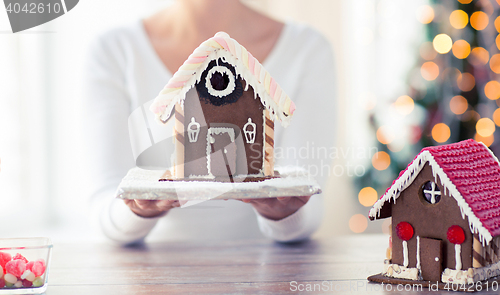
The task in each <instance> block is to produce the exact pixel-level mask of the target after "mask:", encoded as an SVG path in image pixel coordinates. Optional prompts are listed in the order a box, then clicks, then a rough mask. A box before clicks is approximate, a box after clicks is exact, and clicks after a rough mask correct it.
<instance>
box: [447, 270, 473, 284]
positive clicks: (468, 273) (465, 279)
mask: <svg viewBox="0 0 500 295" xmlns="http://www.w3.org/2000/svg"><path fill="white" fill-rule="evenodd" d="M474 272H475V269H474V268H469V269H468V270H456V269H451V268H446V269H445V270H444V271H443V272H442V273H441V282H443V283H452V284H460V285H463V284H474V283H475V280H474Z"/></svg>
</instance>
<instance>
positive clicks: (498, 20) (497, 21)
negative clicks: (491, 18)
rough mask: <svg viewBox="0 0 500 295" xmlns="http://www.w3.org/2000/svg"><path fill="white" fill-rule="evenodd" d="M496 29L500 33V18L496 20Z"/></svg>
mask: <svg viewBox="0 0 500 295" xmlns="http://www.w3.org/2000/svg"><path fill="white" fill-rule="evenodd" d="M495 29H497V32H499V33H500V16H498V17H497V18H496V19H495Z"/></svg>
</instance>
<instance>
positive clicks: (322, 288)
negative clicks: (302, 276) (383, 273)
mask: <svg viewBox="0 0 500 295" xmlns="http://www.w3.org/2000/svg"><path fill="white" fill-rule="evenodd" d="M289 286H290V289H289V290H290V291H292V292H315V293H318V292H325V293H330V292H349V293H353V292H370V291H376V292H377V291H383V292H384V291H387V292H391V291H397V292H409V291H413V292H419V291H424V290H425V291H429V290H430V291H434V290H433V289H430V288H427V287H425V288H424V286H423V285H422V284H397V285H392V284H384V283H381V284H375V283H369V282H367V281H345V282H342V281H322V282H317V283H311V282H307V283H302V282H297V281H291V282H290V285H289ZM436 291H437V289H436Z"/></svg>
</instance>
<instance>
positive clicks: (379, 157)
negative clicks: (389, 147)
mask: <svg viewBox="0 0 500 295" xmlns="http://www.w3.org/2000/svg"><path fill="white" fill-rule="evenodd" d="M372 165H373V167H374V168H375V169H377V170H385V169H387V168H388V167H389V165H391V156H389V154H388V153H386V152H383V151H381V152H376V153H375V154H374V155H373V157H372Z"/></svg>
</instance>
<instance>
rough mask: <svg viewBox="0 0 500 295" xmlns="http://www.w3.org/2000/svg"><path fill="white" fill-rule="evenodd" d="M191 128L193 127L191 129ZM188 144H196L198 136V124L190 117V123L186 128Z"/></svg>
mask: <svg viewBox="0 0 500 295" xmlns="http://www.w3.org/2000/svg"><path fill="white" fill-rule="evenodd" d="M192 127H195V128H194V129H192ZM187 131H188V138H189V142H197V141H198V135H200V123H198V122H196V120H195V118H194V117H191V122H190V123H189V124H188V127H187Z"/></svg>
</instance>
